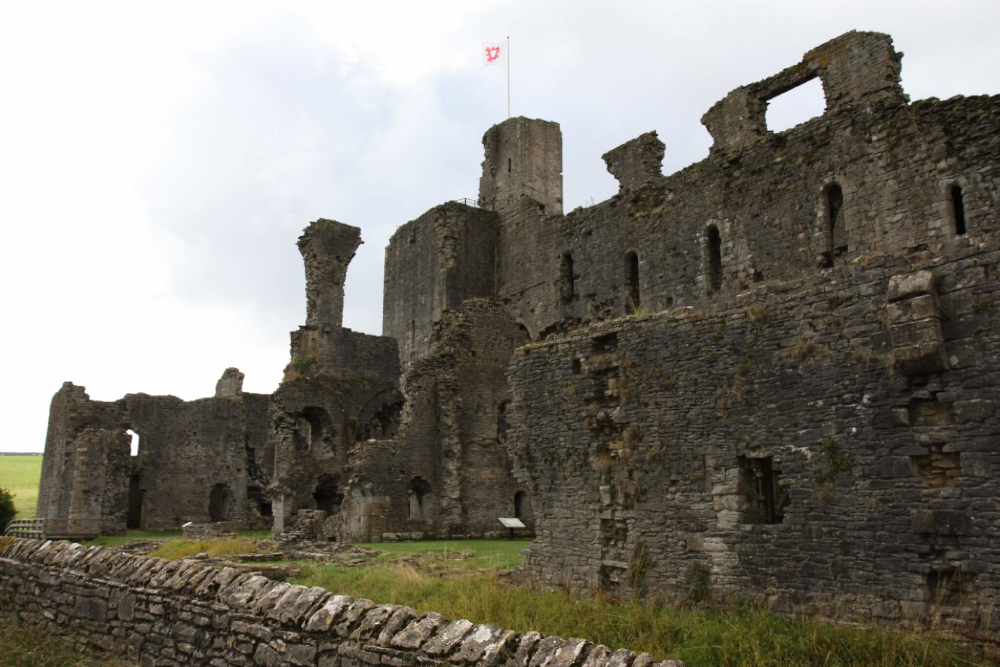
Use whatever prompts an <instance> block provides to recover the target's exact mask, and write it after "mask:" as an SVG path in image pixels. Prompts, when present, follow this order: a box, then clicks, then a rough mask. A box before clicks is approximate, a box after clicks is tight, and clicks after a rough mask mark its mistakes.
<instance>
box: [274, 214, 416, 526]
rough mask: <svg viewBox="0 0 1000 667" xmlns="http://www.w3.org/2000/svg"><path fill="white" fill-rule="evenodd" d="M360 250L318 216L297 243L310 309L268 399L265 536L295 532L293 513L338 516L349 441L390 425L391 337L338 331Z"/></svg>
mask: <svg viewBox="0 0 1000 667" xmlns="http://www.w3.org/2000/svg"><path fill="white" fill-rule="evenodd" d="M360 243H361V237H360V230H359V229H358V228H357V227H351V226H349V225H344V224H342V223H339V222H335V221H332V220H324V219H320V220H317V221H315V222H312V223H310V224H309V226H308V227H307V228H306V229H305V231H304V232H303V234H302V236H301V238H300V239H299V250H300V251H301V253H302V259H303V262H304V264H305V273H306V294H307V299H308V301H309V303H310V307H309V310H308V313H307V319H306V324H305V325H304V326H302V327H299V329H298V331H295V332H293V333H292V335H291V361H290V362H289V364H288V366H287V367H286V368H285V376H284V378H283V380H282V383H281V386H280V387H278V390H277V391H276V392H275V393H274V394H273V395H272V396H271V402H270V408H269V413H268V423H267V428H266V431H267V441H268V443H269V447H270V449H272V450H273V451H274V453H275V454H274V461H275V463H274V475H273V478H272V480H271V484H270V486H269V488H268V490H267V493H268V496H269V497H270V498H271V499H272V509H273V513H274V517H275V520H274V526H273V531H272V532H273V533H274V534H275V535H276V536H278V535H282V536H283V538H282V539H286V540H287V539H291V538H292V537H293V536H294V534H295V533H296V532H297V529H296V527H295V526H294V525H293V524H294V523H295V520H293V519H292V517H293V515H294V514H297V513H299V512H303V513H311V512H316V513H319V514H321V515H325V514H332V513H334V512H336V511H338V509H339V507H340V505H341V503H342V502H343V498H344V495H343V490H342V486H343V484H344V475H343V472H344V469H345V467H346V466H347V464H348V461H349V460H350V458H351V457H352V456H353V452H354V450H355V449H356V448H357V447H358V443H359V442H363V441H366V440H368V439H370V438H375V437H378V438H383V437H385V438H388V437H391V436H392V434H393V433H394V432H395V430H396V428H397V427H398V425H399V412H400V410H401V409H402V396H401V395H400V393H399V375H400V367H399V351H398V346H397V343H396V340H395V339H393V338H390V337H387V336H370V335H367V334H363V333H358V332H355V331H351V330H350V329H346V328H343V327H342V326H341V318H340V314H341V312H342V305H343V301H344V279H345V278H346V275H347V268H348V264H349V263H350V260H351V258H352V257H353V256H354V251H355V250H356V249H357V247H358V245H360ZM314 303H315V304H317V305H315V306H314V305H312V304H314ZM319 304H334V305H337V304H339V306H337V307H333V306H327V307H321V306H320V305H319ZM324 312H326V313H333V315H329V314H328V315H322V316H321V315H320V313H324ZM303 516H305V514H303Z"/></svg>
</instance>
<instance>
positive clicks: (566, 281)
mask: <svg viewBox="0 0 1000 667" xmlns="http://www.w3.org/2000/svg"><path fill="white" fill-rule="evenodd" d="M574 279H575V276H574V275H573V255H572V253H568V252H567V253H564V254H563V256H562V264H561V265H560V267H559V286H560V297H561V298H562V301H563V303H569V302H571V301H572V300H573V297H574V296H575V295H576V285H575V284H574Z"/></svg>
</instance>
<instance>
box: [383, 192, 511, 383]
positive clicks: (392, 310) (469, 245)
mask: <svg viewBox="0 0 1000 667" xmlns="http://www.w3.org/2000/svg"><path fill="white" fill-rule="evenodd" d="M496 234H497V216H496V214H495V213H492V212H489V211H485V210H482V209H477V208H473V207H471V206H468V205H465V204H458V203H455V202H451V203H448V204H444V205H442V206H436V207H434V208H432V209H431V210H430V211H428V212H427V213H425V214H423V215H422V216H420V217H419V218H417V219H416V220H411V221H410V222H408V223H406V224H405V225H402V226H401V227H400V228H399V229H397V230H396V232H395V233H394V234H393V235H392V238H391V239H390V240H389V245H388V246H386V249H385V286H384V290H383V295H382V297H383V308H382V334H383V335H384V336H391V337H392V338H395V339H396V340H397V341H398V342H399V357H400V363H401V364H402V365H403V366H405V365H406V364H408V363H409V362H410V361H412V360H414V359H418V358H420V357H422V356H425V355H426V354H427V353H428V352H429V351H430V338H431V335H432V334H433V332H434V326H433V325H434V323H435V322H437V321H439V320H440V319H441V318H442V317H443V316H444V314H445V313H447V312H448V311H450V310H457V309H458V308H460V307H461V305H462V303H463V302H464V301H466V300H467V299H473V298H492V297H493V296H494V291H495V285H496V278H495V274H496Z"/></svg>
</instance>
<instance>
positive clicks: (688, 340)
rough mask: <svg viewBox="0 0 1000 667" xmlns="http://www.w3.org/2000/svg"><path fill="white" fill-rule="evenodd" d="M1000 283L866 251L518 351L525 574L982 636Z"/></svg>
mask: <svg viewBox="0 0 1000 667" xmlns="http://www.w3.org/2000/svg"><path fill="white" fill-rule="evenodd" d="M998 271H1000V249H998V247H997V245H996V244H992V245H989V246H986V247H983V248H980V249H976V250H974V249H971V248H965V249H960V250H955V251H954V252H952V253H948V254H946V255H943V256H935V255H934V254H932V253H930V252H920V253H915V254H913V255H911V256H908V257H892V256H881V257H871V258H867V259H866V260H865V261H860V262H857V263H856V264H854V265H853V266H850V267H844V268H840V269H832V270H829V271H826V272H823V273H822V274H819V275H816V276H810V277H807V278H801V279H797V280H793V281H788V282H770V283H768V284H767V285H759V286H757V287H755V288H754V289H752V290H749V291H747V292H745V293H743V294H741V295H740V296H739V298H738V300H737V302H736V304H735V307H733V308H730V309H721V310H718V311H714V312H713V311H700V310H697V309H691V308H688V309H674V310H673V311H670V312H665V313H660V314H657V315H646V316H642V317H625V318H619V319H616V320H612V321H609V322H605V323H602V324H598V325H594V326H592V327H587V328H581V329H579V330H577V331H575V332H573V333H572V334H569V335H566V336H563V337H553V338H552V339H549V340H546V341H545V342H542V343H537V344H531V345H528V346H525V347H523V348H521V349H519V350H518V351H517V352H516V353H515V356H514V361H513V362H512V365H511V368H510V383H511V392H512V394H513V404H512V406H511V411H510V429H511V430H510V440H509V443H510V446H509V449H510V452H511V456H512V458H513V460H514V464H515V477H516V478H517V480H518V482H519V483H522V484H525V485H526V486H527V487H528V488H529V489H530V491H531V493H532V494H533V501H534V502H535V519H536V527H537V535H538V537H537V538H536V540H535V541H534V542H533V543H532V546H531V548H530V551H529V552H528V554H527V557H526V560H525V566H524V573H523V574H524V576H525V578H527V579H528V580H530V581H533V582H537V583H544V584H547V585H550V584H558V585H564V586H567V587H569V588H571V589H573V590H578V591H582V590H587V589H595V588H596V589H601V590H604V591H606V592H608V593H610V594H612V595H625V596H627V595H633V594H635V593H638V592H656V593H660V594H666V595H668V596H672V597H675V598H680V597H683V596H684V595H685V594H686V593H687V591H688V590H689V589H690V587H691V586H692V585H693V583H694V580H696V579H697V578H698V577H699V576H704V575H702V574H700V573H704V574H706V575H707V576H708V579H709V581H710V586H711V588H712V589H714V590H716V591H735V592H739V593H742V594H751V595H759V596H761V597H765V598H766V599H767V601H768V603H769V604H770V605H771V606H772V607H773V608H775V609H778V610H782V611H790V610H801V609H805V610H808V611H813V612H818V613H823V614H830V615H833V614H836V613H838V612H840V611H847V612H848V613H850V614H851V615H853V616H859V615H860V616H864V615H868V616H872V617H878V618H882V619H898V618H900V617H922V616H932V615H934V614H936V613H944V614H946V615H953V616H954V617H956V618H957V619H961V620H965V621H968V622H973V623H975V622H979V623H985V622H988V621H989V618H990V613H989V610H990V609H992V608H995V607H996V605H997V602H998V598H1000V551H998V550H997V545H1000V487H998V486H997V483H996V480H997V479H998V477H1000V448H998V446H997V443H998V437H1000V413H998V411H997V406H998V401H1000V383H998V382H997V374H998V370H1000V366H998V360H1000V337H998V335H997V331H998V324H1000V279H998ZM914 350H918V351H920V352H921V355H922V356H919V358H918V357H917V356H915V355H914ZM914 359H918V361H919V363H914ZM637 566H641V567H638V571H642V572H644V575H643V580H642V581H640V582H638V583H637V582H636V581H635V580H634V578H633V577H632V576H631V574H630V573H634V572H636V571H637ZM637 589H638V590H637ZM993 622H995V621H993Z"/></svg>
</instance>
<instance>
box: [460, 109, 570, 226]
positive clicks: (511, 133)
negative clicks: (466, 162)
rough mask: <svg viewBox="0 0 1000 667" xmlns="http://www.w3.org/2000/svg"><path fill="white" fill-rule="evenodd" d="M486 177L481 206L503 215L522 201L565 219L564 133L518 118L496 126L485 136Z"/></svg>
mask: <svg viewBox="0 0 1000 667" xmlns="http://www.w3.org/2000/svg"><path fill="white" fill-rule="evenodd" d="M483 148H484V149H485V153H486V156H485V159H484V160H483V175H482V177H481V178H480V181H479V205H480V206H481V207H483V208H485V209H487V210H491V211H497V212H500V213H501V214H502V213H503V212H504V210H505V209H508V208H509V207H510V206H512V205H513V204H515V203H516V202H517V200H519V199H521V198H522V197H531V198H532V199H534V200H535V201H537V202H538V203H540V204H544V205H545V212H546V213H547V214H549V215H561V214H562V211H563V191H562V132H561V131H560V130H559V123H553V122H551V121H547V120H533V119H531V118H524V117H523V116H518V117H517V118H509V119H507V120H505V121H504V122H502V123H499V124H497V125H494V126H493V127H491V128H490V129H489V130H487V131H486V134H484V135H483Z"/></svg>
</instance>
